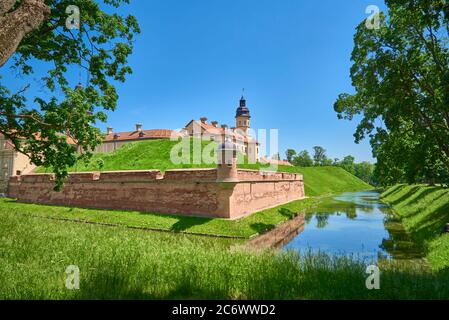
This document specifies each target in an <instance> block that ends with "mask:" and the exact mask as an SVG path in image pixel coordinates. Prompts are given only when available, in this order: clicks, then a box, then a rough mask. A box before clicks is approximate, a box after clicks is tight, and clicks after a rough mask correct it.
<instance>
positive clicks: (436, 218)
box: [381, 185, 449, 270]
mask: <svg viewBox="0 0 449 320" xmlns="http://www.w3.org/2000/svg"><path fill="white" fill-rule="evenodd" d="M381 197H382V200H383V201H385V202H387V203H389V204H390V205H391V206H392V207H393V208H394V210H395V212H396V213H397V215H398V216H399V218H400V219H401V222H402V224H403V225H404V227H405V228H406V230H407V231H408V232H409V233H410V235H411V236H412V238H413V239H414V240H415V241H416V242H417V243H418V244H419V245H421V246H422V247H423V248H424V250H425V252H426V258H427V260H428V261H429V263H430V264H431V265H432V268H433V269H434V270H442V269H445V268H449V233H444V232H443V231H444V226H445V224H447V223H449V189H447V188H442V187H429V186H425V185H397V186H394V187H392V188H389V189H388V190H386V191H385V192H384V193H383V194H382V195H381Z"/></svg>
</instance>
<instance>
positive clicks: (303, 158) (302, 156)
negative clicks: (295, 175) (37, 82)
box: [292, 150, 313, 167]
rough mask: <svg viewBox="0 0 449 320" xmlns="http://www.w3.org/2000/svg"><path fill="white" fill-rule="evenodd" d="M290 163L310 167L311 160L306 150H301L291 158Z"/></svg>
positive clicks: (311, 164)
mask: <svg viewBox="0 0 449 320" xmlns="http://www.w3.org/2000/svg"><path fill="white" fill-rule="evenodd" d="M292 164H293V165H295V166H297V167H312V166H313V160H312V157H310V154H309V152H307V150H303V151H301V152H300V153H298V154H297V156H296V157H294V158H293V161H292Z"/></svg>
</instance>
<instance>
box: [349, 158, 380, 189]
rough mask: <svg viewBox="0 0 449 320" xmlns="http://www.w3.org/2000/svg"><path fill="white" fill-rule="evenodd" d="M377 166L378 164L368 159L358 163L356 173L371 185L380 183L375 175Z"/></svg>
mask: <svg viewBox="0 0 449 320" xmlns="http://www.w3.org/2000/svg"><path fill="white" fill-rule="evenodd" d="M375 168H376V166H375V165H374V164H372V163H369V162H367V161H363V162H361V163H356V164H355V173H354V175H355V176H356V177H358V178H360V179H361V180H363V181H365V182H367V183H369V184H370V185H373V186H376V185H378V182H377V180H376V177H375V176H374V170H375Z"/></svg>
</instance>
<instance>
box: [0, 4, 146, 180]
mask: <svg viewBox="0 0 449 320" xmlns="http://www.w3.org/2000/svg"><path fill="white" fill-rule="evenodd" d="M128 2H129V0H103V1H101V3H99V1H94V0H69V1H66V0H2V1H1V3H0V67H2V73H3V71H5V72H6V71H7V70H5V68H6V67H7V66H8V67H11V68H13V69H14V71H15V72H16V73H19V74H20V75H21V77H20V79H21V81H22V86H21V88H20V89H15V90H14V91H13V90H11V88H7V87H6V86H5V85H4V83H2V82H3V81H2V78H1V75H0V133H2V134H3V135H4V136H5V137H6V138H9V139H10V140H11V141H12V142H13V144H14V146H15V148H16V150H17V151H18V152H21V153H23V154H26V155H27V156H29V157H30V159H31V161H32V162H33V163H34V164H36V165H38V166H45V167H51V168H52V169H53V170H54V172H55V174H56V178H57V179H56V180H57V188H58V187H60V186H61V184H62V182H63V179H64V177H65V176H66V175H67V169H68V167H70V166H73V165H74V164H75V163H76V161H78V160H80V159H87V158H89V157H90V155H91V152H90V151H92V150H94V149H95V147H96V146H97V144H98V143H99V142H100V141H101V136H100V133H99V131H98V129H96V128H95V124H96V123H97V122H98V121H105V120H106V115H105V112H104V111H105V110H114V109H115V108H116V106H117V100H118V94H117V91H116V89H115V86H114V83H115V82H117V81H118V82H123V81H125V78H126V76H127V74H130V73H131V72H132V70H131V68H130V67H129V65H128V61H127V58H128V56H129V55H130V54H131V53H132V49H133V41H134V36H135V34H136V33H139V32H140V30H139V26H138V24H137V21H136V19H135V18H134V17H133V16H131V15H128V16H122V15H120V14H118V11H119V7H120V5H123V4H126V3H128ZM73 6H75V7H73ZM74 8H75V9H76V10H78V9H79V13H80V25H79V28H77V29H72V28H71V26H72V25H74V26H76V25H77V24H76V23H73V22H76V21H71V20H70V19H71V14H72V13H74ZM111 8H112V9H111ZM68 19H69V20H68ZM6 62H8V63H6ZM5 63H6V64H5ZM36 65H39V68H38V69H39V72H36V70H35V69H36V68H35V66H36ZM43 69H44V71H42V70H43ZM77 70H83V73H84V74H86V78H87V79H86V81H85V83H84V82H83V85H77V83H76V82H77V80H74V79H73V77H70V73H73V72H74V71H75V72H78V71H77ZM36 78H37V79H39V80H38V84H37V85H38V86H42V84H43V85H45V87H46V90H47V93H46V94H42V95H39V96H36V95H31V93H30V90H29V87H30V86H33V85H36V83H35V81H36V80H35V79H36ZM74 81H75V82H74ZM73 144H76V145H77V146H78V149H79V150H82V152H81V153H77V151H76V148H74V147H73Z"/></svg>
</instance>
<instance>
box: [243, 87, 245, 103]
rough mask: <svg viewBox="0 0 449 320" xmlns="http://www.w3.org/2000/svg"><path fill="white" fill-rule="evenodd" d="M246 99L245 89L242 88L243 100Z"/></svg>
mask: <svg viewBox="0 0 449 320" xmlns="http://www.w3.org/2000/svg"><path fill="white" fill-rule="evenodd" d="M244 99H245V88H242V100H244Z"/></svg>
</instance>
